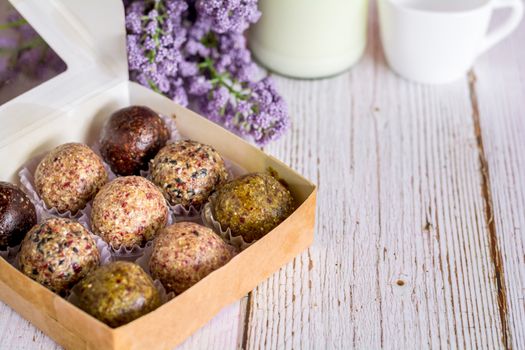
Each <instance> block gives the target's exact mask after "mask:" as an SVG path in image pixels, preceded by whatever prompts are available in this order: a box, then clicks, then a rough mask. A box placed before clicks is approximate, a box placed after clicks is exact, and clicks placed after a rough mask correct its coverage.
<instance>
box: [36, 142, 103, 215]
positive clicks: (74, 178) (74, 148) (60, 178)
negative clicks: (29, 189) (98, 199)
mask: <svg viewBox="0 0 525 350" xmlns="http://www.w3.org/2000/svg"><path fill="white" fill-rule="evenodd" d="M107 181H108V173H107V172H106V169H105V168H104V165H103V163H102V160H101V159H100V157H99V156H97V155H96V154H95V152H93V151H92V150H91V149H90V148H89V147H88V146H86V145H84V144H81V143H66V144H63V145H61V146H58V147H57V148H55V149H54V150H52V151H51V152H49V153H48V154H47V155H46V156H45V158H44V159H43V160H42V161H41V162H40V164H38V167H37V169H36V172H35V185H36V189H37V192H38V194H39V195H40V197H41V198H42V200H43V201H44V203H45V204H46V205H47V206H48V207H50V208H56V209H57V210H58V211H59V212H60V213H63V212H66V211H71V213H72V214H75V213H76V212H78V211H79V210H80V209H82V208H84V207H85V206H86V204H87V202H89V201H90V200H91V199H93V197H94V196H95V195H96V194H97V192H98V190H99V189H100V188H101V187H102V186H104V184H105V183H106V182H107Z"/></svg>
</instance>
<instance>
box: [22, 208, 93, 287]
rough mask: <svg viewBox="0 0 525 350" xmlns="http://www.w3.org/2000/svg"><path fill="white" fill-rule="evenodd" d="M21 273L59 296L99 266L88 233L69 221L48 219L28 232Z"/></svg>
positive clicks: (24, 243) (23, 245) (23, 244)
mask: <svg viewBox="0 0 525 350" xmlns="http://www.w3.org/2000/svg"><path fill="white" fill-rule="evenodd" d="M19 262H20V270H21V271H22V272H23V273H24V274H26V275H27V276H29V277H30V278H32V279H34V280H35V281H37V282H39V283H40V284H42V285H44V286H45V287H47V288H49V289H51V290H52V291H53V292H55V293H58V294H60V295H65V294H66V292H67V291H69V290H70V289H71V288H72V287H73V286H74V285H75V284H76V283H77V282H78V281H80V280H81V279H82V278H84V277H85V276H86V275H87V274H88V273H89V272H90V271H92V270H94V269H95V268H96V267H97V266H98V265H99V264H100V254H99V252H98V249H97V245H96V243H95V241H94V240H93V238H92V237H91V235H90V233H89V232H88V231H87V230H86V229H85V228H84V226H82V225H81V224H79V223H78V222H76V221H74V220H70V219H62V218H50V219H47V220H46V221H44V222H42V223H41V224H38V225H36V226H34V227H33V228H32V229H31V231H29V232H28V233H27V235H26V236H25V238H24V240H23V241H22V246H21V249H20V254H19Z"/></svg>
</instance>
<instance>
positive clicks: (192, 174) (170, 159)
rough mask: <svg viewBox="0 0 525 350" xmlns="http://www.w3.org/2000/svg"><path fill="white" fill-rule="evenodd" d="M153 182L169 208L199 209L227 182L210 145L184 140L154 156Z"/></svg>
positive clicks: (220, 162) (217, 157) (218, 156)
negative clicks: (213, 192) (172, 206)
mask: <svg viewBox="0 0 525 350" xmlns="http://www.w3.org/2000/svg"><path fill="white" fill-rule="evenodd" d="M151 176H152V180H153V182H154V183H155V184H156V185H157V186H159V187H160V188H161V189H162V192H163V193H164V196H165V197H166V198H167V199H168V201H169V202H170V204H171V205H176V204H181V205H183V206H185V207H188V206H194V207H198V206H200V205H201V204H203V203H204V202H206V200H207V199H208V197H209V195H210V194H211V192H212V191H214V190H215V189H216V187H217V186H219V185H221V184H222V183H224V182H225V181H227V179H228V172H227V171H226V166H225V165H224V160H223V159H222V158H221V156H220V155H219V153H217V151H215V150H214V149H213V148H212V147H211V146H208V145H204V144H202V143H199V142H196V141H191V140H183V141H178V142H175V143H172V144H168V145H167V146H166V147H164V148H163V149H161V150H160V151H159V153H158V154H157V155H156V156H155V158H154V159H153V162H152V167H151Z"/></svg>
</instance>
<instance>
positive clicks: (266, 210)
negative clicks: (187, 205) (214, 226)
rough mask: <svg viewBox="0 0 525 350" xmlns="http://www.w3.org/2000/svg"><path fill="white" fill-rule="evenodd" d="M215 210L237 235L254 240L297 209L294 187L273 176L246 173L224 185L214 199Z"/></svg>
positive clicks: (221, 220)
mask: <svg viewBox="0 0 525 350" xmlns="http://www.w3.org/2000/svg"><path fill="white" fill-rule="evenodd" d="M211 205H212V208H211V209H212V214H213V217H214V218H215V220H217V221H218V222H219V223H220V224H221V228H222V229H224V230H226V229H227V228H229V229H230V230H231V232H232V235H233V236H242V238H243V239H244V241H245V242H247V243H249V242H253V241H255V240H257V239H259V238H261V237H263V236H264V235H265V234H267V233H268V232H270V231H271V230H272V229H273V228H274V227H276V226H277V225H279V224H280V223H281V222H282V221H284V219H286V218H287V217H288V216H290V214H291V213H292V212H293V210H294V200H293V198H292V195H291V194H290V191H288V189H286V187H284V186H283V185H282V184H281V183H280V182H279V181H277V180H276V179H275V178H274V177H273V176H271V175H269V174H264V173H253V174H247V175H244V176H242V177H240V178H238V179H235V180H233V181H231V182H229V183H227V184H225V185H224V186H222V187H221V188H220V189H219V190H218V191H217V192H216V194H215V195H214V198H213V200H212V201H211Z"/></svg>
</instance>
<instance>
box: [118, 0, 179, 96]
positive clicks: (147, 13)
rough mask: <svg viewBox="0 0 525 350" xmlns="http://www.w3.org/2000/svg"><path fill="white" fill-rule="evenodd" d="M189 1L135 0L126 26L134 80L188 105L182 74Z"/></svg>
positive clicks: (131, 74)
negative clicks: (183, 20) (180, 66)
mask: <svg viewBox="0 0 525 350" xmlns="http://www.w3.org/2000/svg"><path fill="white" fill-rule="evenodd" d="M187 8H188V5H187V3H186V2H185V1H181V0H179V1H163V0H154V1H153V2H145V1H135V2H133V3H131V4H130V5H129V6H128V8H127V14H126V29H127V32H128V35H127V47H128V63H129V72H130V77H131V79H132V80H134V81H137V82H138V83H140V84H142V85H145V86H148V87H150V88H151V89H152V90H154V91H156V92H159V93H162V94H164V95H166V96H168V97H170V98H172V99H173V100H174V101H176V102H178V103H180V104H182V105H187V103H188V102H187V101H188V100H187V95H186V92H185V90H184V86H183V85H184V82H183V80H182V77H181V76H180V74H179V63H180V62H181V61H182V56H181V50H180V47H181V45H182V44H183V43H184V42H185V41H186V28H185V27H184V26H183V24H182V18H183V16H182V14H183V13H184V12H185V11H186V10H187Z"/></svg>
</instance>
